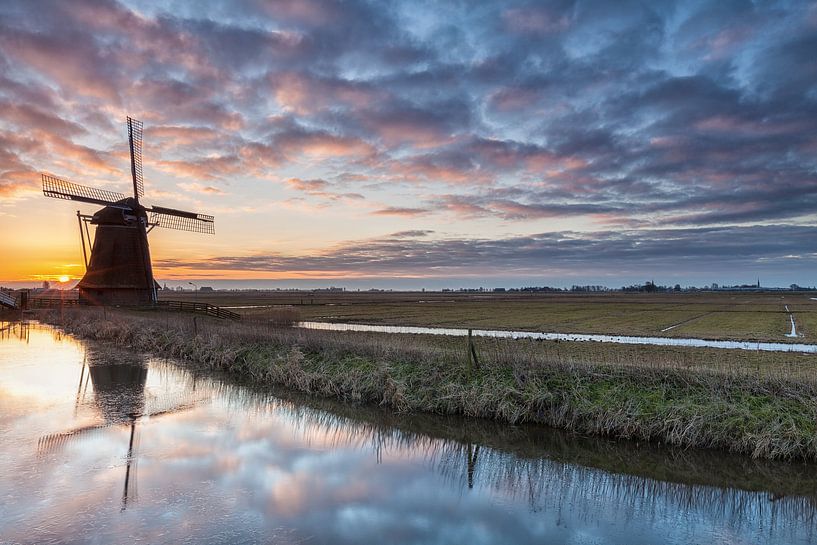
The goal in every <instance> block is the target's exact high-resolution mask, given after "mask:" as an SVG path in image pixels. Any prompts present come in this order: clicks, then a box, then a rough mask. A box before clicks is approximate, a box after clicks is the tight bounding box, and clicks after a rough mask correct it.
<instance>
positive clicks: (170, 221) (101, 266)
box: [42, 117, 214, 305]
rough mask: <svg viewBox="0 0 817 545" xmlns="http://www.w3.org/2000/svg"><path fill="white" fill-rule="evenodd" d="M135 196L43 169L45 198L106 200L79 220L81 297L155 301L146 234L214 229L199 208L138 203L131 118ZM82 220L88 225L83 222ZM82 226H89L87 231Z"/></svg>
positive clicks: (136, 128) (137, 128)
mask: <svg viewBox="0 0 817 545" xmlns="http://www.w3.org/2000/svg"><path fill="white" fill-rule="evenodd" d="M128 141H129V144H130V159H131V178H132V181H133V196H132V197H128V196H126V195H123V194H121V193H116V192H113V191H107V190H104V189H95V188H92V187H86V186H82V185H78V184H74V183H71V182H68V181H65V180H61V179H59V178H56V177H54V176H50V175H48V174H43V175H42V179H43V193H44V194H45V195H46V196H47V197H54V198H57V199H67V200H73V201H79V202H86V203H91V204H97V205H102V206H104V207H105V208H102V209H101V210H98V211H97V212H96V213H95V214H94V215H93V216H86V215H82V214H80V213H79V211H77V218H78V219H79V221H80V237H81V238H82V252H83V255H84V256H85V266H86V272H85V276H83V278H82V280H80V281H79V284H78V285H77V287H78V288H79V298H80V302H85V303H91V304H98V305H99V304H101V305H108V304H114V305H145V304H153V303H155V302H156V286H157V284H156V281H155V280H154V278H153V267H152V265H151V262H150V249H149V247H148V239H147V234H148V233H149V232H150V231H151V229H153V228H154V227H167V228H170V229H178V230H180V231H193V232H197V233H208V234H212V233H213V232H214V231H213V217H212V216H207V215H204V214H198V213H196V212H185V211H183V210H176V209H174V208H164V207H160V206H153V207H150V208H146V207H145V206H143V205H142V204H140V203H139V197H141V196H143V194H144V182H143V176H142V122H141V121H137V120H135V119H132V118H130V117H128ZM89 221H90V223H91V224H92V225H96V233H95V235H94V241H93V244H92V245H91V258H90V261H89V260H88V259H87V251H86V247H85V246H86V243H85V238H86V235H87V237H88V244H89V245H90V244H91V238H90V233H89V232H88V222H89ZM83 223H84V225H83ZM83 226H84V228H85V230H84V231H83Z"/></svg>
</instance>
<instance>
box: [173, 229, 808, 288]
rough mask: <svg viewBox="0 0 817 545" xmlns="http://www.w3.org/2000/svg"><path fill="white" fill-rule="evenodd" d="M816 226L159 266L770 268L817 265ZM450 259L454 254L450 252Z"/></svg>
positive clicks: (297, 269) (346, 247)
mask: <svg viewBox="0 0 817 545" xmlns="http://www.w3.org/2000/svg"><path fill="white" fill-rule="evenodd" d="M815 235H817V228H814V227H795V226H785V225H769V226H758V227H721V228H705V229H652V230H646V229H645V230H619V231H597V232H585V233H582V232H571V231H562V232H552V233H540V234H535V235H527V236H515V237H507V238H493V239H488V238H446V237H434V236H432V233H426V232H423V231H421V232H420V233H417V232H415V231H410V232H405V233H394V234H392V235H389V236H386V237H382V238H375V239H367V240H360V241H352V242H348V243H345V244H340V245H338V246H336V247H332V248H329V249H327V250H324V251H322V252H318V253H316V254H313V255H302V256H297V255H283V254H258V255H243V256H241V255H233V256H212V257H208V258H207V259H205V260H201V261H190V260H176V259H165V260H161V261H160V262H159V263H158V265H159V266H160V267H164V268H172V267H186V268H196V269H202V270H218V271H222V272H227V271H255V272H267V273H268V272H276V273H288V274H295V273H309V272H313V273H316V274H317V273H321V272H323V271H335V272H336V273H337V274H340V275H342V274H350V275H356V276H373V275H392V274H401V275H405V276H411V275H415V276H417V275H420V276H439V277H444V276H452V275H453V276H456V275H470V274H481V275H486V276H496V275H503V276H513V275H532V274H533V275H543V274H559V273H568V274H577V273H578V274H586V273H587V271H588V270H595V271H597V275H598V276H602V275H607V274H616V273H627V272H631V273H637V274H639V275H644V274H647V273H655V274H658V273H662V274H666V275H669V274H673V275H676V274H679V273H683V272H686V273H694V274H697V273H699V272H700V269H701V267H704V266H705V268H706V270H707V271H709V272H710V273H713V274H714V273H715V272H716V271H717V272H719V273H727V272H730V271H734V270H735V268H738V267H744V268H746V270H764V271H765V270H769V268H770V266H771V267H773V266H774V262H775V261H791V260H790V259H788V260H787V259H786V256H790V255H799V256H802V259H798V260H797V261H802V262H804V263H803V264H801V267H803V268H804V270H805V269H807V268H808V267H814V266H815V265H817V243H816V242H815V241H817V237H815ZM454 257H455V258H454Z"/></svg>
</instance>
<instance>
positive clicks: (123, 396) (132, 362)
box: [37, 354, 202, 509]
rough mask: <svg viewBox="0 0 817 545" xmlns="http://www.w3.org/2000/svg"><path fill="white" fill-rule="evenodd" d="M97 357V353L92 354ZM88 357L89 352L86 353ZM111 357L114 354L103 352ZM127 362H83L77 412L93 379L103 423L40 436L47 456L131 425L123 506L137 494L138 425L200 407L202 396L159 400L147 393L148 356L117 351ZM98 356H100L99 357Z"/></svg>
mask: <svg viewBox="0 0 817 545" xmlns="http://www.w3.org/2000/svg"><path fill="white" fill-rule="evenodd" d="M91 355H92V357H94V355H93V354H91ZM86 356H87V354H86ZM101 356H105V357H107V358H108V359H110V358H111V357H112V356H111V355H110V354H102V355H101ZM122 356H124V357H125V358H126V359H127V361H118V362H117V363H114V364H107V363H102V362H100V363H97V362H95V361H93V360H92V361H91V362H87V361H85V362H83V365H82V371H81V373H80V378H79V385H78V387H77V398H76V403H75V411H74V412H75V415H76V413H77V411H78V409H79V406H80V405H81V404H82V403H83V402H84V401H85V395H86V392H87V389H88V382H89V381H90V383H91V385H92V389H93V395H94V398H93V405H94V407H95V409H96V411H97V412H98V413H99V415H100V416H101V417H102V419H103V422H102V423H99V424H92V425H87V426H80V427H77V428H73V429H70V430H68V431H64V432H59V433H52V434H49V435H45V436H43V437H41V438H40V440H39V442H38V445H37V446H38V453H39V455H41V456H42V455H44V454H47V453H49V452H53V451H55V450H57V449H59V448H61V447H63V446H64V445H66V444H67V443H69V442H72V441H76V440H80V441H81V440H82V439H83V438H85V437H88V436H91V435H94V434H97V433H100V432H101V431H102V430H105V429H106V428H110V427H112V426H122V425H127V426H128V427H129V428H130V433H129V438H128V450H127V457H126V458H125V482H124V486H123V489H122V509H125V508H126V507H127V505H128V502H129V501H131V500H133V499H135V497H136V475H135V472H136V461H137V459H138V456H137V452H138V446H139V433H138V426H137V424H138V423H139V421H140V420H141V419H143V418H145V417H149V418H157V417H161V416H164V415H169V414H174V413H178V412H181V411H185V410H187V409H191V408H193V407H194V406H196V405H197V404H198V403H199V402H200V401H201V400H202V399H182V400H178V399H159V398H158V397H157V396H153V395H150V394H148V393H146V392H145V384H146V383H147V376H148V366H147V362H146V361H145V359H144V358H143V357H141V356H138V355H124V354H117V355H116V357H117V358H120V357H122ZM96 357H98V356H96Z"/></svg>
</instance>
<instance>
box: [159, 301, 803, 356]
mask: <svg viewBox="0 0 817 545" xmlns="http://www.w3.org/2000/svg"><path fill="white" fill-rule="evenodd" d="M814 296H815V293H814V292H811V293H801V292H790V291H780V292H697V293H659V294H627V293H598V294H563V293H507V292H505V293H501V292H500V293H494V292H485V293H460V292H348V291H347V292H327V291H315V292H307V291H298V292H292V291H279V292H276V291H271V292H270V291H215V292H210V293H205V292H199V293H192V292H166V293H160V299H169V300H188V301H194V300H196V301H200V302H208V303H212V304H214V305H219V306H223V307H228V308H232V310H234V311H236V312H239V313H241V314H242V315H244V316H246V317H247V318H250V319H259V320H264V319H265V317H268V316H270V315H272V314H273V313H275V312H278V309H279V308H280V307H281V306H291V307H293V308H295V309H297V311H298V313H299V315H300V319H302V320H314V321H330V322H350V323H365V324H384V325H385V324H388V325H412V326H431V327H463V328H468V327H470V328H478V329H506V330H524V331H544V332H557V333H606V334H617V335H645V336H666V337H696V338H706V339H732V340H757V341H776V342H801V343H803V342H805V343H811V342H817V301H815V300H813V299H811V297H814ZM786 308H788V311H787V310H786ZM790 315H792V316H793V317H794V320H795V323H796V327H797V334H798V336H797V337H787V336H786V335H787V334H788V333H790V331H791V321H790V318H789V316H790Z"/></svg>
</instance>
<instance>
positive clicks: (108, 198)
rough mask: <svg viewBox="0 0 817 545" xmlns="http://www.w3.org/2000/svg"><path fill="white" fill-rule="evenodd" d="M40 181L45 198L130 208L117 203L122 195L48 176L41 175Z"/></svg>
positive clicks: (123, 196)
mask: <svg viewBox="0 0 817 545" xmlns="http://www.w3.org/2000/svg"><path fill="white" fill-rule="evenodd" d="M42 179H43V195H45V196H46V197H53V198H55V199H66V200H69V201H82V202H87V203H92V204H100V205H102V206H112V207H114V208H122V209H125V210H129V209H130V208H131V207H130V206H128V205H126V204H122V203H120V202H119V201H122V200H124V199H126V198H127V197H126V196H125V195H123V194H122V193H117V192H116V191H107V190H105V189H97V188H95V187H88V186H85V185H79V184H75V183H72V182H69V181H67V180H63V179H61V178H57V177H56V176H51V175H49V174H43V175H42Z"/></svg>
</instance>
